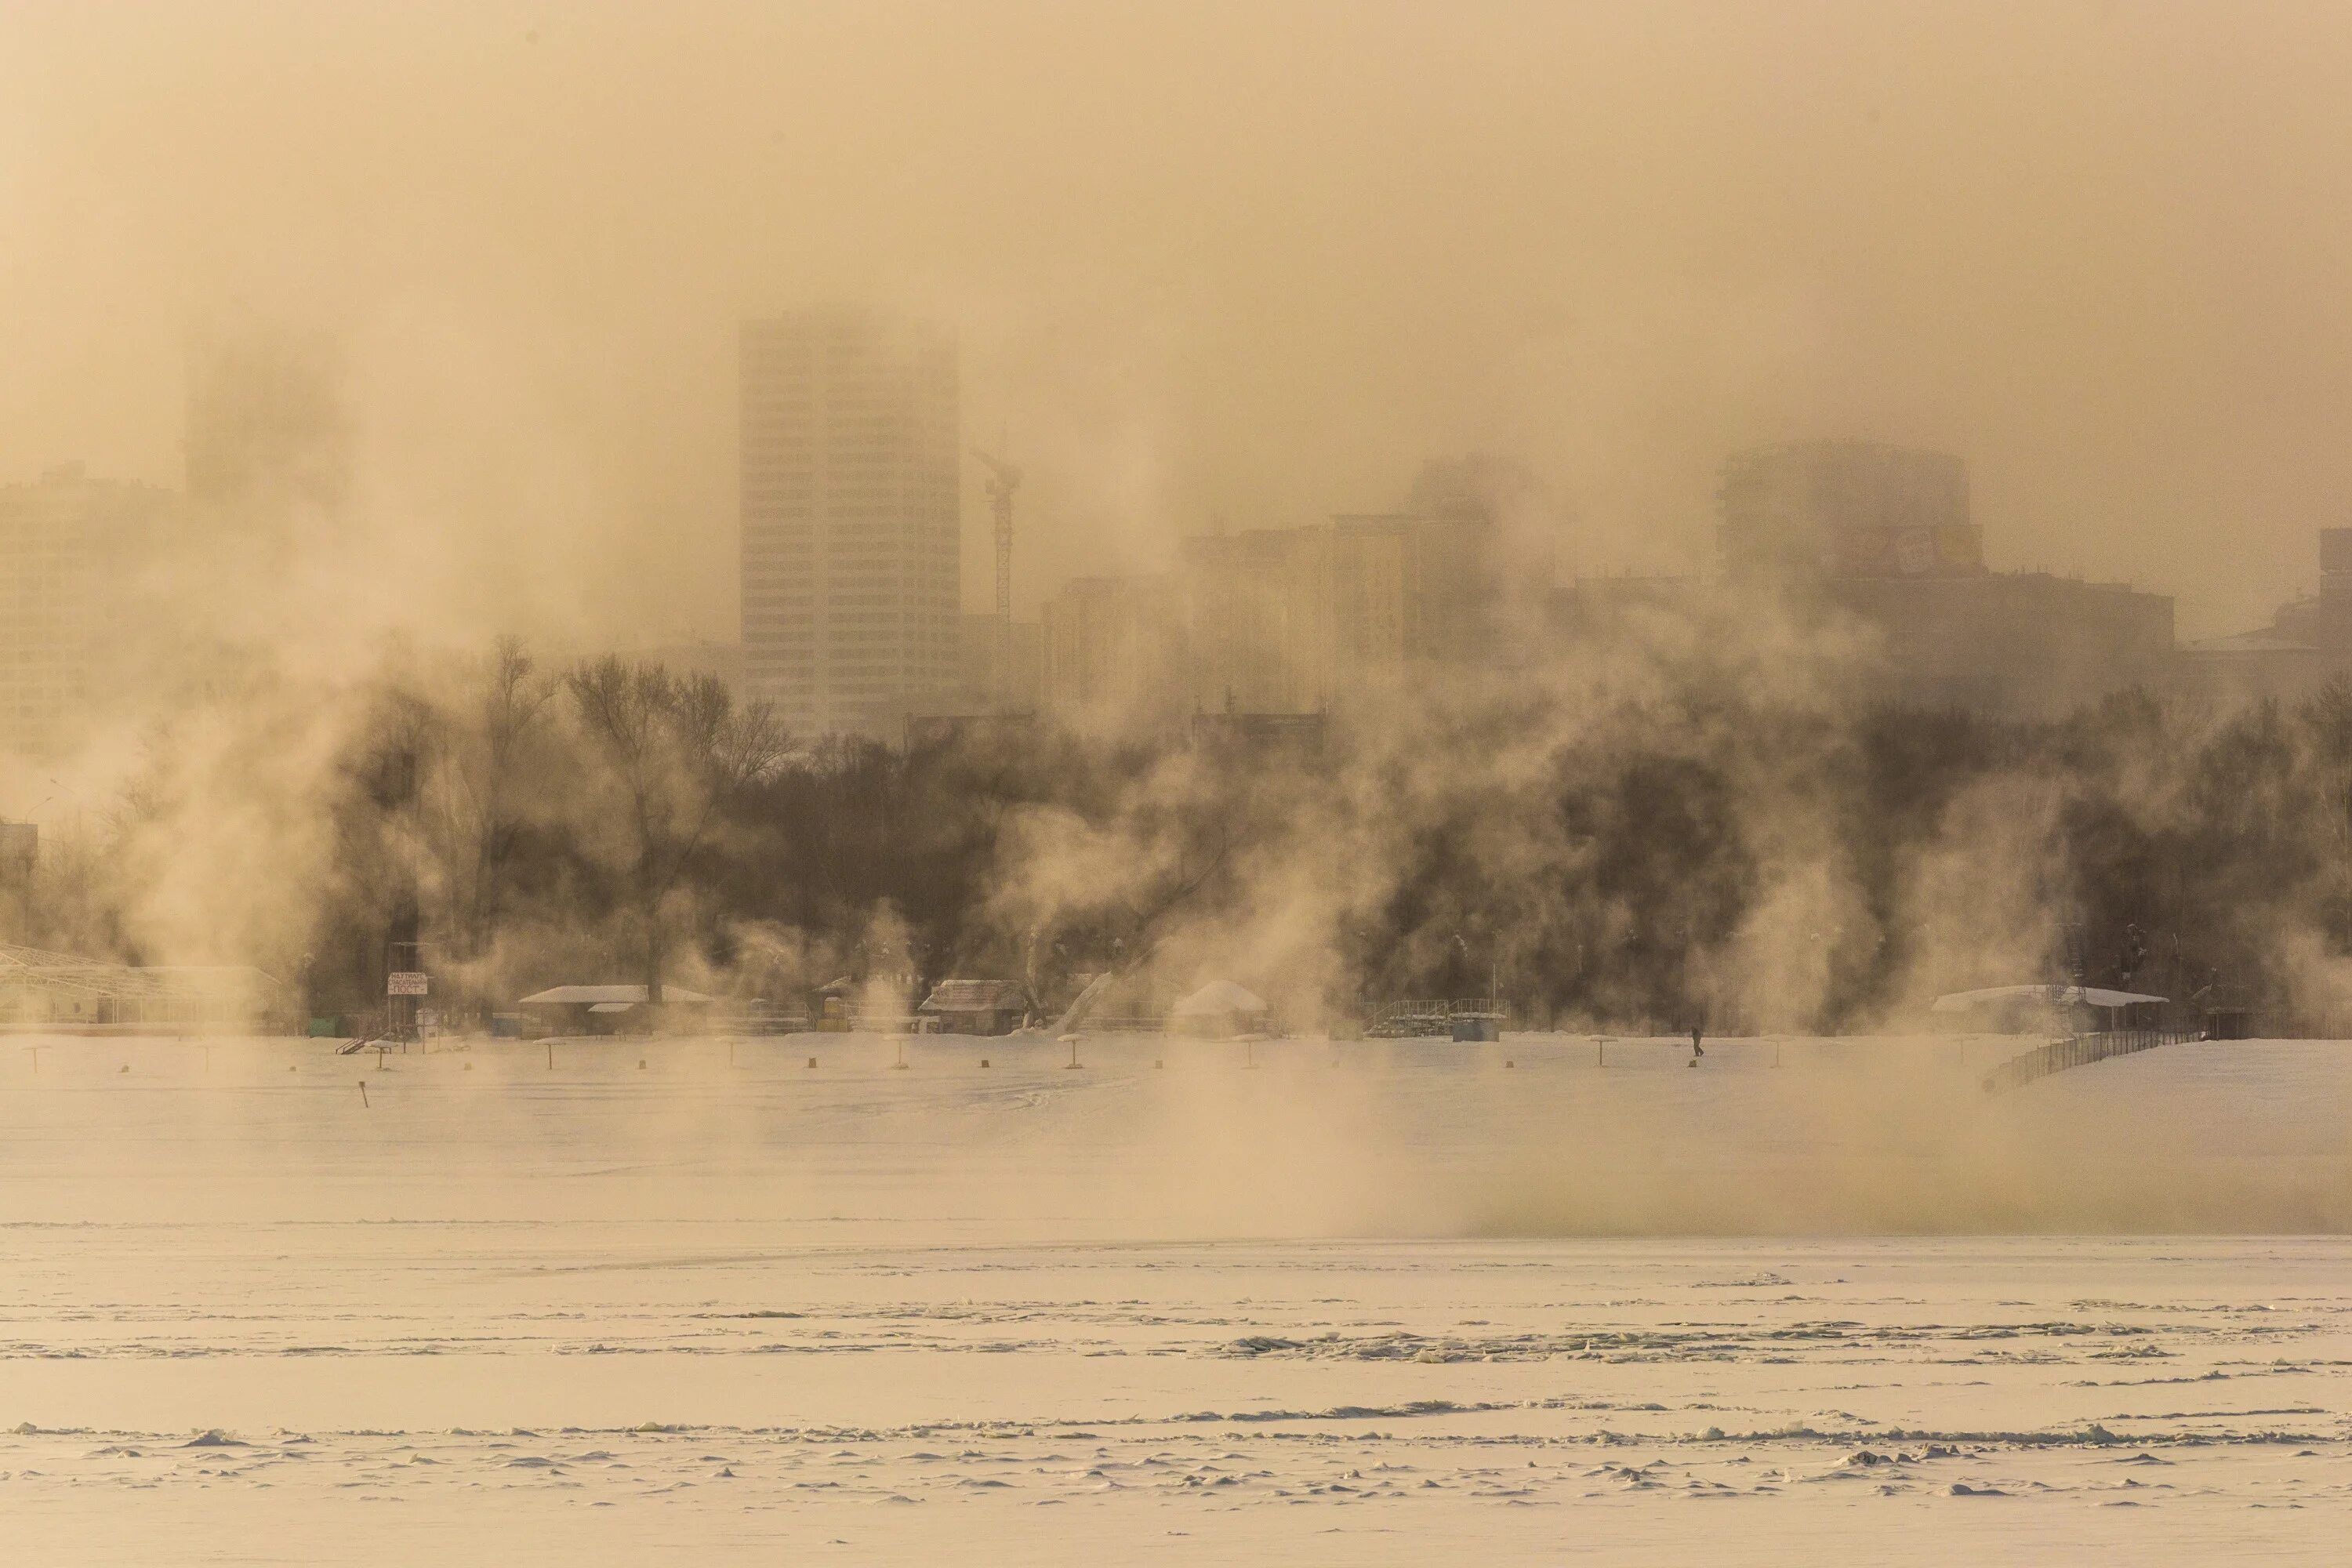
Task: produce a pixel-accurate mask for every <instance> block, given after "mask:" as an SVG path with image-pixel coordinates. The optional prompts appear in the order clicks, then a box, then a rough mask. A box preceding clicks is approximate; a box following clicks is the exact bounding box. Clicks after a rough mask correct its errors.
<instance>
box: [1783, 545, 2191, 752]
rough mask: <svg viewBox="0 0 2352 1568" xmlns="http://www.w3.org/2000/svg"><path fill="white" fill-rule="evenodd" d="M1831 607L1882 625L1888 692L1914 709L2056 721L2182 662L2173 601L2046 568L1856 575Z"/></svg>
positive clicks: (2149, 684)
mask: <svg viewBox="0 0 2352 1568" xmlns="http://www.w3.org/2000/svg"><path fill="white" fill-rule="evenodd" d="M1822 593H1823V595H1824V596H1825V598H1826V599H1827V601H1828V602H1829V603H1831V604H1833V605H1839V606H1841V607H1843V609H1845V610H1847V611H1850V612H1852V613H1853V614H1854V615H1856V616H1860V617H1861V618H1863V619H1864V620H1865V621H1866V622H1868V623H1870V624H1871V625H1872V626H1874V627H1875V628H1876V631H1877V634H1878V637H1879V652H1880V656H1881V659H1882V668H1883V671H1884V676H1883V691H1884V694H1885V695H1886V696H1888V697H1890V698H1893V699H1895V700H1898V701H1902V702H1905V703H1907V704H1910V705H1912V706H1915V707H1932V708H1965V709H1969V710H1975V711H1978V712H1982V713H1991V714H1998V715H2003V716H2008V717H2017V718H2056V717H2059V716H2062V715H2063V714H2065V713H2068V712H2071V711H2073V710H2075V709H2077V708H2081V707H2083V706H2085V705H2086V704H2089V703H2093V702H2096V701H2097V700H2100V699H2101V698H2103V697H2105V696H2107V695H2108V694H2109V693H2111V692H2116V691H2122V690H2126V689H2130V688H2133V687H2146V688H2150V689H2153V688H2157V687H2159V686H2161V685H2163V684H2164V682H2165V680H2166V679H2167V677H2168V675H2169V674H2170V672H2171V668H2172V658H2173V647H2174V642H2173V605H2172V600H2171V599H2170V598H2169V597H2168V596H2166V595H2160V594H2146V593H2142V592H2140V591H2139V590H2137V589H2136V588H2133V587H2131V586H2129V585H2128V584H2122V583H2085V582H2081V581H2079V580H2077V579H2075V578H2072V577H2054V576H2052V575H2050V574H2047V573H2042V572H2016V573H1990V574H1979V575H1974V576H1958V577H1937V576H1932V575H1931V576H1920V577H1900V576H1890V577H1855V578H1848V579H1845V580H1843V581H1840V582H1834V583H1831V584H1825V585H1824V587H1823V589H1822Z"/></svg>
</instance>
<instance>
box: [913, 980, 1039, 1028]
mask: <svg viewBox="0 0 2352 1568" xmlns="http://www.w3.org/2000/svg"><path fill="white" fill-rule="evenodd" d="M1026 1010H1027V1009H1026V1007H1025V1005H1024V1002H1023V999H1022V995H1021V987H1019V986H1018V985H1015V984H1013V982H1011V981H1009V980H942V981H940V983H939V984H937V985H935V986H933V987H932V988H931V994H930V996H929V998H928V999H927V1000H926V1001H925V1002H924V1003H923V1005H921V1006H920V1007H919V1008H917V1009H916V1011H917V1012H919V1013H920V1014H921V1015H922V1016H924V1017H926V1018H929V1019H932V1020H934V1022H933V1024H932V1027H934V1028H936V1029H938V1030H939V1031H940V1033H941V1034H946V1035H1009V1034H1011V1033H1012V1032H1013V1030H1015V1029H1017V1028H1019V1027H1020V1026H1021V1020H1022V1017H1023V1016H1024V1014H1025V1012H1026Z"/></svg>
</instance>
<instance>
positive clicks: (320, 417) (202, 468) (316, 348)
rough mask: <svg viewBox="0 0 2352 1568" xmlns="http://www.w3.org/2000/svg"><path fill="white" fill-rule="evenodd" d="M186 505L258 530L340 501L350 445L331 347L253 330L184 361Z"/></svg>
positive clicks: (284, 332)
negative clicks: (224, 513) (235, 517)
mask: <svg viewBox="0 0 2352 1568" xmlns="http://www.w3.org/2000/svg"><path fill="white" fill-rule="evenodd" d="M185 438H186V453H185V456H186V464H187V493H188V499H189V500H191V501H193V502H194V503H196V504H197V505H198V506H201V507H205V508H211V509H225V510H239V511H244V512H247V513H249V514H253V515H255V516H257V517H260V518H263V519H265V520H267V519H269V518H274V517H280V516H283V515H285V514H287V513H289V512H292V511H295V510H320V511H331V510H336V509H337V508H340V507H341V505H342V504H343V503H344V502H345V501H346V500H349V498H350V495H351V489H352V470H353V468H354V467H355V461H356V459H355V452H354V447H355V437H354V432H353V426H352V418H351V414H350V409H349V406H348V405H347V402H346V400H345V397H344V394H343V388H342V364H341V355H340V353H339V351H338V349H337V347H336V345H335V344H334V342H332V340H331V339H329V338H327V337H325V336H323V335H320V334H317V333H310V332H303V331H296V330H293V329H290V328H287V327H283V326H278V325H274V324H270V323H267V322H262V321H253V320H246V321H238V322H236V323H235V324H234V325H232V326H230V327H227V328H225V329H221V330H216V331H213V332H211V333H209V334H207V335H205V336H204V337H202V338H200V339H199V340H198V341H197V342H195V343H194V346H193V347H192V349H191V351H190V353H189V356H188V403H187V428H186V437H185Z"/></svg>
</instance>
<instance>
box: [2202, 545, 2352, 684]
mask: <svg viewBox="0 0 2352 1568" xmlns="http://www.w3.org/2000/svg"><path fill="white" fill-rule="evenodd" d="M2179 672H2180V679H2181V684H2182V685H2183V686H2184V687H2185V688H2186V689H2189V691H2192V692H2194V693H2196V694H2198V695H2200V696H2202V697H2207V698H2210V699H2212V700H2217V701H2222V702H2243V701H2249V700H2258V699H2262V698H2270V697H2276V698H2285V699H2289V700H2292V699H2294V698H2299V697H2305V696H2308V695H2310V694H2311V693H2312V692H2313V691H2315V690H2316V689H2318V688H2319V687H2320V686H2321V685H2323V684H2324V683H2325V682H2326V681H2328V680H2330V679H2334V678H2335V677H2336V676H2339V675H2347V674H2352V528H2323V529H2321V530H2320V531H2319V592H2318V593H2316V594H2314V595H2306V596H2305V597H2303V598H2300V599H2297V600H2295V601H2294V603H2293V604H2288V605H2280V606H2279V609H2278V613H2277V614H2276V615H2275V616H2273V617H2272V618H2271V624H2270V625H2269V626H2264V627H2263V628H2262V629H2260V630H2258V631H2251V632H2242V633H2240V634H2238V635H2237V636H2235V637H2210V638H2208V639H2206V640H2205V641H2202V642H2193V643H2190V644H2189V645H2188V646H2187V647H2183V648H2182V649H2181V650H2180V658H2179Z"/></svg>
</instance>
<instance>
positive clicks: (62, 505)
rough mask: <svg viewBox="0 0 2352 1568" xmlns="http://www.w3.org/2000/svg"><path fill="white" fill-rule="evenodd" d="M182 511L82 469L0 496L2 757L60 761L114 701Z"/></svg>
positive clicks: (164, 498) (157, 495)
mask: <svg viewBox="0 0 2352 1568" xmlns="http://www.w3.org/2000/svg"><path fill="white" fill-rule="evenodd" d="M172 505H173V501H172V498H171V497H170V496H169V495H167V494H166V493H164V492H163V491H162V490H157V489H149V488H147V487H146V486H143V485H125V484H113V483H109V482H106V481H104V480H100V479H90V478H89V477H88V476H87V475H86V474H85V473H84V472H83V470H82V468H81V465H79V463H76V464H69V465H67V466H65V467H62V468H52V469H50V470H49V471H48V472H47V473H46V474H44V475H42V476H41V479H40V480H39V481H38V482H37V483H35V484H18V485H8V486H5V487H0V751H14V752H19V753H25V754H34V755H37V754H40V753H43V752H54V751H58V750H60V749H62V748H63V747H65V746H66V745H68V743H70V742H71V740H72V739H73V736H74V733H75V731H77V730H78V729H79V726H80V725H82V724H83V723H85V722H86V721H88V719H89V714H90V711H91V709H92V707H93V705H94V704H95V703H97V702H99V701H100V700H104V699H106V698H108V697H110V695H112V693H111V692H110V689H109V682H110V678H111V677H112V676H114V675H115V674H117V673H118V669H117V657H118V655H119V654H120V652H121V644H122V642H123V637H122V635H121V634H122V622H123V620H124V617H125V614H126V611H127V609H128V606H129V605H130V604H131V602H132V601H131V595H132V594H133V592H134V591H135V588H136V586H137V584H136V583H135V578H136V576H137V574H138V573H139V572H140V571H142V568H143V566H144V563H147V562H148V561H149V560H151V559H152V552H153V551H154V549H155V547H156V545H157V543H158V541H157V538H156V534H157V532H158V531H160V529H161V528H162V527H163V523H164V521H165V520H166V519H167V518H168V516H169V515H170V511H171V508H172Z"/></svg>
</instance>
